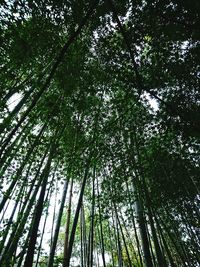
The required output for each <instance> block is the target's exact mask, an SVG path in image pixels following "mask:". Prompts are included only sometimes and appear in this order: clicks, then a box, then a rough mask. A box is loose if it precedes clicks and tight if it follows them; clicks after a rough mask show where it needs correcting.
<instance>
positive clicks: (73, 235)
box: [65, 153, 92, 267]
mask: <svg viewBox="0 0 200 267" xmlns="http://www.w3.org/2000/svg"><path fill="white" fill-rule="evenodd" d="M91 156H92V153H90V155H89V158H88V160H87V163H86V167H85V174H84V177H83V182H82V186H81V191H80V195H79V199H78V204H77V208H76V212H75V216H74V221H73V224H72V230H71V235H70V239H69V246H68V254H67V258H66V265H65V266H66V267H69V264H70V258H71V254H72V247H73V243H74V237H75V232H76V227H77V223H78V217H79V212H80V209H81V205H82V200H83V194H84V190H85V184H86V180H87V177H88V172H89V168H90V162H91Z"/></svg>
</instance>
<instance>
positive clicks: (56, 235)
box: [47, 180, 68, 267]
mask: <svg viewBox="0 0 200 267" xmlns="http://www.w3.org/2000/svg"><path fill="white" fill-rule="evenodd" d="M67 189H68V180H66V181H65V184H64V188H63V194H62V198H61V203H60V208H59V212H58V218H57V221H56V226H55V230H54V235H53V241H52V244H51V248H50V254H49V260H48V265H47V267H52V266H53V261H54V255H55V251H56V245H57V241H58V234H59V229H60V224H61V218H62V214H63V209H64V205H65V200H66V195H67Z"/></svg>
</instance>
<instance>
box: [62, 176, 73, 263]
mask: <svg viewBox="0 0 200 267" xmlns="http://www.w3.org/2000/svg"><path fill="white" fill-rule="evenodd" d="M72 191H73V177H72V180H71V186H70V191H69V204H68V211H67V221H66V228H65V242H64V256H63V267H66V259H67V251H68V243H69V227H70V219H71V204H72Z"/></svg>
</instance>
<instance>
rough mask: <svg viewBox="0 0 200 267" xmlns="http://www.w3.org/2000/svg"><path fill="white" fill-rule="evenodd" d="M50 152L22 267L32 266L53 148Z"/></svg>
mask: <svg viewBox="0 0 200 267" xmlns="http://www.w3.org/2000/svg"><path fill="white" fill-rule="evenodd" d="M52 150H53V151H51V152H50V155H49V159H48V161H47V164H46V166H45V169H44V171H43V182H42V187H41V192H40V196H39V199H38V202H37V205H36V207H35V212H34V217H33V226H32V230H31V235H30V240H29V244H28V250H27V253H26V258H25V262H24V267H31V266H32V265H33V257H34V251H35V244H36V240H37V232H38V227H39V223H40V219H41V216H42V211H43V206H44V197H45V192H46V187H47V182H48V178H49V173H50V168H51V162H52V157H53V153H54V147H53V148H52Z"/></svg>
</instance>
